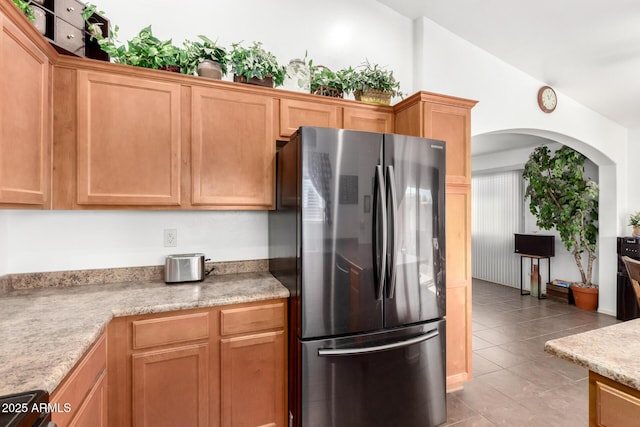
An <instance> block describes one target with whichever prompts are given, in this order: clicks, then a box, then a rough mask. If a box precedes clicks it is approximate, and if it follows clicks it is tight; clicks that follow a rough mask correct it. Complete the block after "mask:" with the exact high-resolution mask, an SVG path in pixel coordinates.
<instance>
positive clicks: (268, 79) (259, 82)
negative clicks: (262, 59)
mask: <svg viewBox="0 0 640 427" xmlns="http://www.w3.org/2000/svg"><path fill="white" fill-rule="evenodd" d="M233 81H234V82H238V83H247V84H250V85H256V86H264V87H273V77H272V76H265V78H264V79H258V78H255V77H251V78H250V79H249V80H248V81H247V78H246V77H245V76H239V75H237V74H234V75H233Z"/></svg>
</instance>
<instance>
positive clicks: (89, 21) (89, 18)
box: [81, 3, 112, 40]
mask: <svg viewBox="0 0 640 427" xmlns="http://www.w3.org/2000/svg"><path fill="white" fill-rule="evenodd" d="M81 15H82V19H84V22H85V24H86V28H87V32H88V33H89V35H90V37H91V39H92V40H94V39H95V40H101V39H104V36H103V31H102V28H101V27H102V25H103V23H102V22H98V21H97V20H95V19H94V15H104V11H103V10H98V8H97V7H96V5H94V4H91V3H86V4H85V7H84V9H83V10H82V14H81ZM110 30H112V29H110Z"/></svg>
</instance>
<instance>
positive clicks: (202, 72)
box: [197, 59, 222, 80]
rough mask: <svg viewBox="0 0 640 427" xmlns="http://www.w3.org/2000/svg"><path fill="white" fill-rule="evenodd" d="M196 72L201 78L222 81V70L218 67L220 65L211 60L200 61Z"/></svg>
mask: <svg viewBox="0 0 640 427" xmlns="http://www.w3.org/2000/svg"><path fill="white" fill-rule="evenodd" d="M197 72H198V75H199V76H201V77H208V78H210V79H216V80H220V79H222V68H221V67H220V63H219V62H218V61H213V60H211V59H203V60H202V61H200V63H199V64H198V69H197Z"/></svg>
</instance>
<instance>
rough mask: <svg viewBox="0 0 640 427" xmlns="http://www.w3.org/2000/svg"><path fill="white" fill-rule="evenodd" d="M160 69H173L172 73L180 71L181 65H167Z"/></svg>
mask: <svg viewBox="0 0 640 427" xmlns="http://www.w3.org/2000/svg"><path fill="white" fill-rule="evenodd" d="M158 70H163V71H171V72H172V73H179V72H180V67H178V66H177V65H165V66H162V67H160V68H158Z"/></svg>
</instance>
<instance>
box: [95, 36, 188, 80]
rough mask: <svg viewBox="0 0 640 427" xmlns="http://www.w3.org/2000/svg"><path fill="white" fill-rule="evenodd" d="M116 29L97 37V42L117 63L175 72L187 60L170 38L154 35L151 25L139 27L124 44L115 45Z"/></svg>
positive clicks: (181, 50)
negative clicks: (137, 31)
mask: <svg viewBox="0 0 640 427" xmlns="http://www.w3.org/2000/svg"><path fill="white" fill-rule="evenodd" d="M116 31H117V28H116ZM116 31H114V32H112V34H111V35H110V36H109V37H106V38H105V37H98V43H99V44H100V48H101V49H102V50H104V51H105V52H107V53H108V54H109V56H110V57H111V59H113V60H114V61H115V62H117V63H120V64H127V65H134V66H136V67H144V68H153V69H161V70H168V71H176V72H177V71H180V68H181V64H184V63H185V62H186V61H187V57H186V53H185V51H184V50H183V49H180V48H178V47H176V46H174V45H173V44H172V42H171V39H169V40H160V39H158V38H157V37H155V36H154V35H153V32H152V30H151V25H149V26H147V27H145V28H143V29H141V30H140V32H139V33H138V34H137V35H136V36H135V37H133V38H132V39H131V40H129V41H128V42H127V44H126V45H120V46H116V44H115V37H116V36H115V33H116Z"/></svg>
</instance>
